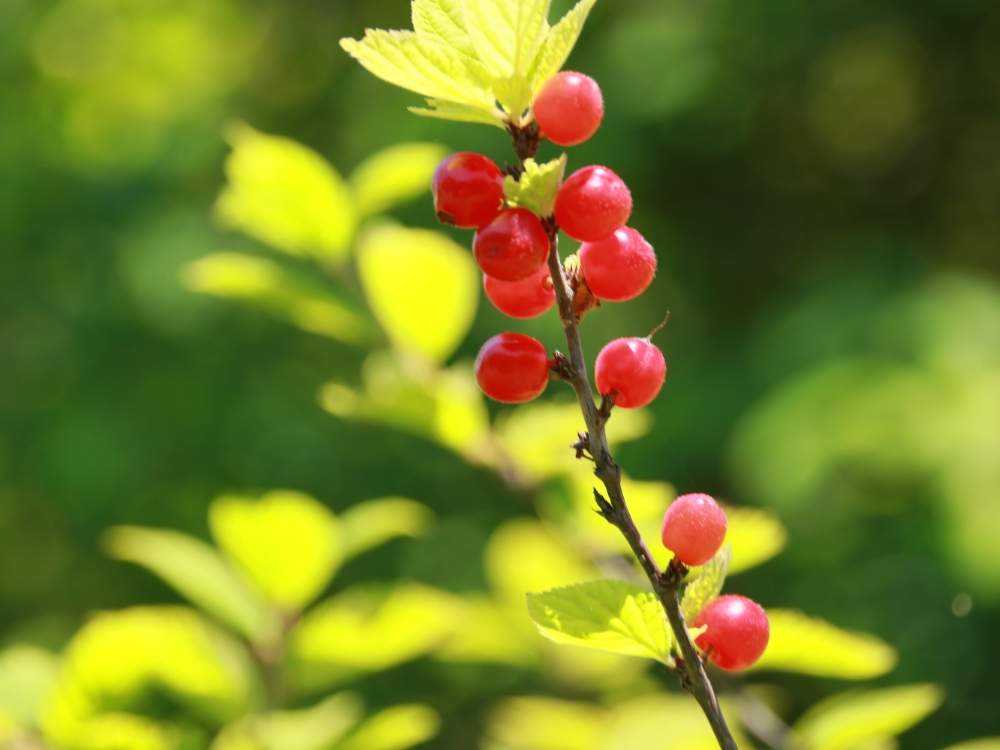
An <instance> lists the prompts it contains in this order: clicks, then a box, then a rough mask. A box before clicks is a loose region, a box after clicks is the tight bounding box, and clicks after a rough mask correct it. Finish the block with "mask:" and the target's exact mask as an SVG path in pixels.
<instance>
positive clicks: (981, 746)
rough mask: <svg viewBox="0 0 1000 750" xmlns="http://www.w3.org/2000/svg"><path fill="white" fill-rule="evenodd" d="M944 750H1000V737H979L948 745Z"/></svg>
mask: <svg viewBox="0 0 1000 750" xmlns="http://www.w3.org/2000/svg"><path fill="white" fill-rule="evenodd" d="M945 750H1000V737H980V738H979V739H975V740H967V741H966V742H959V743H958V744H957V745H949V746H948V747H947V748H945Z"/></svg>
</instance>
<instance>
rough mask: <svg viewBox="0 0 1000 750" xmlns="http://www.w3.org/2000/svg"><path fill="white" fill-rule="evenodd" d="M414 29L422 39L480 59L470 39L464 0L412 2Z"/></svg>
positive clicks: (418, 0) (420, 0) (414, 0)
mask: <svg viewBox="0 0 1000 750" xmlns="http://www.w3.org/2000/svg"><path fill="white" fill-rule="evenodd" d="M411 15H412V17H413V29H414V30H415V31H416V32H417V34H419V35H420V36H422V37H426V38H429V39H433V40H434V41H436V42H438V43H440V44H443V45H445V46H446V47H451V48H453V49H454V50H456V51H457V52H460V53H461V54H463V55H465V56H467V57H470V58H473V59H478V57H477V55H476V50H475V47H474V45H473V44H472V40H471V39H470V38H469V31H468V28H467V27H466V21H465V11H464V9H463V8H462V0H412V3H411Z"/></svg>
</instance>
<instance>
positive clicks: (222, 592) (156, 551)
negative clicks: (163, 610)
mask: <svg viewBox="0 0 1000 750" xmlns="http://www.w3.org/2000/svg"><path fill="white" fill-rule="evenodd" d="M104 547H105V549H106V550H107V552H108V554H110V555H111V556H112V557H115V558H117V559H119V560H126V561H128V562H132V563H135V564H137V565H141V566H142V567H144V568H146V569H147V570H149V571H151V572H153V573H155V574H156V575H157V576H159V577H160V578H162V579H163V580H164V581H166V582H167V583H168V584H169V585H170V586H171V587H172V588H174V589H175V590H176V591H177V592H178V593H179V594H181V596H183V597H185V598H186V599H188V600H189V601H191V602H192V603H193V604H196V605H197V606H199V607H201V608H202V609H204V610H205V611H206V612H208V613H209V614H211V615H213V616H214V617H216V618H218V619H219V620H221V621H222V622H225V623H227V624H229V625H231V626H232V627H234V628H235V629H236V630H238V631H239V632H240V633H242V634H243V635H245V636H247V637H248V638H250V639H251V640H254V641H261V640H265V639H267V638H268V637H269V636H270V635H271V634H272V632H273V630H274V627H275V622H274V620H273V618H272V616H271V615H270V614H269V613H268V611H267V608H266V607H265V606H264V603H263V602H261V601H260V600H259V599H258V598H257V597H256V596H254V594H253V592H251V591H250V590H249V589H248V588H247V586H246V584H245V583H244V582H243V580H242V579H241V578H240V576H239V575H238V574H237V573H236V571H234V570H233V568H232V567H231V566H230V565H229V564H228V563H227V562H226V561H225V560H224V559H223V558H222V557H221V556H220V555H219V554H218V553H217V552H216V551H215V550H214V549H213V548H212V547H210V546H209V545H207V544H205V543H204V542H202V541H200V540H198V539H195V538H193V537H190V536H187V535H186V534H181V533H179V532H176V531H165V530H160V529H146V528H140V527H136V526H118V527H115V528H113V529H111V530H110V531H108V532H107V534H105V536H104Z"/></svg>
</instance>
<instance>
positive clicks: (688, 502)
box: [661, 494, 726, 566]
mask: <svg viewBox="0 0 1000 750" xmlns="http://www.w3.org/2000/svg"><path fill="white" fill-rule="evenodd" d="M661 536H662V538H663V546H664V547H666V548H667V549H668V550H670V551H671V552H673V553H674V555H675V556H676V557H677V559H678V560H680V561H681V562H682V563H684V564H685V565H690V566H693V565H704V564H705V563H707V562H708V561H709V560H711V559H712V557H713V555H715V553H716V552H718V551H719V547H721V546H722V540H723V539H725V538H726V513H725V511H723V510H722V508H720V507H719V504H718V503H716V502H715V500H713V499H712V498H711V497H709V496H708V495H699V494H693V495H681V496H680V497H679V498H677V499H676V500H674V501H673V502H672V503H671V504H670V507H669V508H667V513H666V515H664V516H663V531H662V533H661Z"/></svg>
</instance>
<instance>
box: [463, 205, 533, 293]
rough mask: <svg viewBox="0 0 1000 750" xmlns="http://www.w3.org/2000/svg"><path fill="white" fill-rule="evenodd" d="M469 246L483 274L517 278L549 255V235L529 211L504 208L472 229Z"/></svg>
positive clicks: (502, 277) (529, 272)
mask: <svg viewBox="0 0 1000 750" xmlns="http://www.w3.org/2000/svg"><path fill="white" fill-rule="evenodd" d="M473 250H474V251H475V254H476V261H477V262H478V263H479V267H480V268H482V269H483V272H484V273H485V274H486V275H487V276H492V277H493V278H494V279H499V280H500V281H520V280H521V279H526V278H528V277H529V276H531V275H532V274H534V273H535V272H536V271H538V269H539V267H541V266H542V265H544V263H545V259H546V258H547V257H548V255H549V236H548V234H546V232H545V228H544V227H543V226H542V222H541V221H540V220H539V218H538V217H537V216H535V215H534V214H533V213H531V211H529V210H528V209H526V208H508V209H506V210H504V211H501V212H500V215H499V216H497V217H496V218H495V219H494V220H493V221H492V222H490V223H489V224H487V225H486V226H485V227H483V228H482V229H480V230H479V231H478V232H476V239H475V242H474V244H473Z"/></svg>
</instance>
